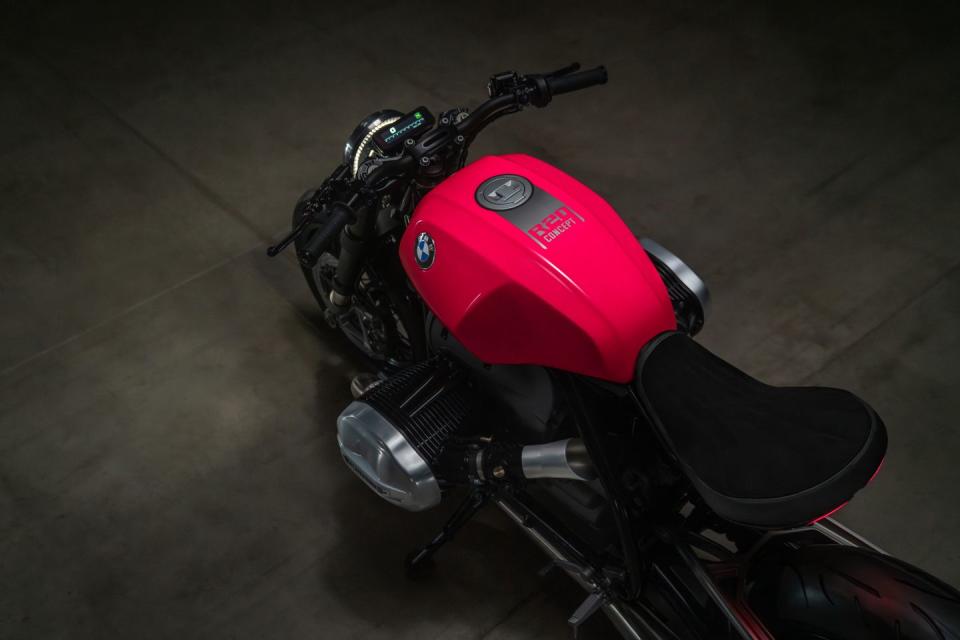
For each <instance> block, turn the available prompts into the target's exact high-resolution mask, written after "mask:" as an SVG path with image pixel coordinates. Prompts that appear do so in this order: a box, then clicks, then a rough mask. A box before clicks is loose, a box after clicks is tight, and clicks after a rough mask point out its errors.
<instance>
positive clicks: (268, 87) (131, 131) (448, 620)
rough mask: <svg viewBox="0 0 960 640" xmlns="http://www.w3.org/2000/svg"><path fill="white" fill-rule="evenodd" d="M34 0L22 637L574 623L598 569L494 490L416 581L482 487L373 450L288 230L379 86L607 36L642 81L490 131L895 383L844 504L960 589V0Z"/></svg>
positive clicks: (541, 64)
mask: <svg viewBox="0 0 960 640" xmlns="http://www.w3.org/2000/svg"><path fill="white" fill-rule="evenodd" d="M26 4H27V3H19V4H17V5H16V6H13V7H8V9H7V13H6V14H5V16H6V18H5V19H3V20H0V22H2V26H0V34H2V40H0V78H2V84H0V195H2V197H0V221H2V232H3V233H2V234H0V296H2V297H0V301H2V314H0V637H2V638H28V637H29V638H34V637H43V638H67V637H71V638H134V637H136V638H165V637H180V638H183V637H202V638H263V637H273V638H287V637H289V638H307V637H310V638H364V639H374V638H443V639H451V640H452V639H454V638H477V639H478V638H487V639H490V640H493V639H497V640H505V639H508V638H514V639H519V638H523V639H529V638H554V637H566V633H567V632H566V629H565V625H564V618H565V616H566V615H567V614H568V613H569V612H570V610H571V608H572V607H573V606H575V605H576V604H577V602H578V597H579V594H578V593H577V592H576V590H575V589H574V588H573V587H572V586H571V585H570V584H569V583H568V582H567V581H566V580H565V579H563V578H559V577H555V576H554V577H551V578H548V579H540V578H538V577H537V576H536V575H535V569H536V568H538V567H539V566H540V564H541V562H542V559H541V556H540V555H539V552H538V551H537V550H536V549H535V548H534V547H532V546H531V545H530V544H529V543H527V542H526V540H525V539H523V537H522V535H521V534H520V532H518V531H515V530H513V529H512V528H510V527H509V526H508V525H507V524H506V523H505V522H504V520H503V519H502V518H501V517H499V516H498V515H497V514H495V513H492V512H491V513H488V514H485V515H484V517H483V518H481V520H480V521H479V522H477V523H475V524H474V525H473V526H472V527H471V528H470V529H468V530H467V531H466V532H465V533H464V534H463V536H462V538H461V539H459V540H458V542H457V543H456V544H454V545H452V546H450V547H449V548H448V549H445V550H444V552H443V555H442V562H441V563H440V565H439V568H438V571H437V574H436V576H435V577H434V579H433V580H432V581H430V582H425V583H409V582H406V581H405V580H404V579H403V577H402V571H401V567H400V560H401V558H402V557H403V555H404V553H405V552H406V551H407V549H409V548H410V547H411V546H413V545H414V544H415V543H417V542H419V541H421V540H422V539H423V538H424V537H425V536H427V535H428V534H429V533H430V532H431V530H432V528H433V527H435V526H436V525H437V523H439V522H440V521H441V520H442V519H443V517H444V515H445V512H446V511H449V507H450V506H451V505H446V506H445V507H444V508H442V509H439V510H437V511H435V512H431V513H428V514H425V515H419V516H417V515H411V514H407V513H404V512H401V511H398V510H395V509H393V508H392V507H390V506H389V505H387V504H385V503H383V502H382V501H380V500H379V499H378V498H377V497H376V496H375V495H373V494H372V493H371V492H369V491H368V490H367V489H366V488H365V487H364V486H363V485H362V484H361V483H360V482H358V481H357V480H356V479H355V478H354V477H353V476H352V475H351V474H350V473H349V472H348V471H347V470H346V469H345V468H344V467H343V466H342V464H341V462H340V461H339V459H338V455H337V453H336V443H335V438H334V425H333V420H334V418H335V416H336V414H337V413H338V411H339V410H340V408H341V407H342V406H343V405H344V404H345V403H346V402H347V400H348V391H347V381H348V379H349V377H350V376H351V375H352V374H353V373H355V372H356V371H357V370H358V369H359V362H357V360H356V359H355V358H354V356H353V355H352V354H351V352H350V350H349V349H348V348H347V346H346V345H345V342H344V340H342V339H340V338H338V336H337V335H335V334H333V333H331V332H330V331H328V330H326V329H325V328H323V327H322V326H320V325H319V324H318V322H317V318H316V313H315V312H314V307H313V304H312V302H311V300H310V299H309V297H308V295H309V294H308V292H307V291H306V287H305V285H304V284H303V283H302V281H301V278H300V274H299V273H298V271H297V269H296V268H295V266H294V263H293V262H292V261H291V260H289V259H280V260H275V261H268V260H267V259H266V258H265V257H264V256H263V247H264V246H265V244H266V243H267V242H268V240H269V239H270V238H271V237H274V236H275V235H276V234H277V233H278V232H280V231H282V230H283V229H284V227H285V226H286V225H287V224H288V221H289V211H290V207H291V205H292V203H293V201H294V200H295V198H296V197H297V196H298V195H299V194H300V193H301V192H302V191H303V190H305V189H306V188H308V187H311V186H314V185H315V184H317V183H318V181H319V180H320V178H321V177H322V176H323V175H325V174H326V173H327V172H328V171H329V170H330V169H331V167H332V166H333V165H334V164H335V163H336V161H337V158H338V154H339V153H340V149H341V145H342V143H343V141H344V139H345V136H346V134H347V133H349V132H350V131H351V130H352V128H353V126H354V125H355V124H356V122H357V121H359V120H360V118H362V117H363V116H364V115H366V114H367V113H369V112H371V111H374V110H376V109H379V108H382V107H395V108H399V109H406V108H409V107H413V106H416V105H418V104H421V103H424V104H427V105H428V106H431V107H435V108H437V109H439V108H443V107H446V106H452V105H460V104H465V105H474V104H476V103H477V102H478V101H479V100H480V99H481V98H482V96H483V91H484V89H483V87H484V84H485V80H486V77H487V75H489V73H491V72H494V71H499V70H501V69H503V68H517V69H520V70H535V71H536V70H545V69H550V68H554V67H557V66H560V65H562V64H565V63H567V62H569V61H571V60H574V59H578V60H580V61H582V62H584V63H585V64H590V65H592V64H596V63H605V64H606V65H607V66H608V68H609V71H610V78H611V81H610V84H609V85H608V86H607V87H605V88H602V89H598V90H595V91H592V92H590V93H585V94H580V95H578V96H573V97H569V98H564V99H559V100H557V101H556V102H555V103H554V104H553V105H551V107H550V108H549V109H548V110H546V111H542V112H530V113H526V114H523V115H521V116H517V117H515V118H512V119H509V120H504V121H502V122H501V123H498V125H497V126H496V127H494V128H493V129H491V130H490V132H489V135H487V136H486V137H485V138H484V141H483V143H482V144H480V145H478V148H477V150H476V151H477V155H479V154H481V153H489V152H516V151H523V152H528V153H531V154H534V155H537V156H539V157H541V158H543V159H545V160H547V161H550V162H552V163H554V164H557V165H559V166H560V167H561V168H563V169H565V170H567V171H568V172H570V173H571V174H573V175H574V176H576V177H578V178H580V179H582V180H583V181H585V182H586V183H587V184H590V185H592V186H594V188H596V189H597V190H598V191H599V192H600V193H602V194H603V195H604V196H605V197H607V198H608V199H609V200H610V201H611V202H612V203H613V204H614V206H615V207H617V209H618V210H619V211H620V212H621V214H622V215H623V216H624V218H625V219H626V220H627V221H628V223H629V224H630V225H631V227H632V228H633V229H634V231H635V232H636V233H637V234H638V235H649V236H651V237H654V238H656V239H657V240H659V241H660V242H661V243H662V244H664V245H666V246H668V247H671V248H672V249H674V250H675V251H676V252H677V253H678V254H680V255H681V256H683V257H685V258H687V259H688V260H689V261H690V262H691V263H692V264H693V265H694V266H695V267H696V268H697V269H698V270H699V271H700V272H701V273H702V275H704V276H705V277H706V279H707V280H708V282H709V283H710V284H711V286H712V290H713V293H714V300H715V312H714V315H713V317H712V318H711V319H710V321H709V322H708V324H707V327H706V329H705V331H704V332H703V334H702V339H703V341H704V342H705V343H706V344H707V345H708V346H709V347H710V348H712V349H714V350H715V351H717V352H718V353H719V354H721V355H722V356H724V357H726V358H728V359H730V360H731V361H733V362H734V363H736V364H738V365H739V366H741V367H743V368H745V369H746V370H747V371H749V372H751V373H753V374H755V375H757V376H760V377H762V378H765V379H767V380H770V381H772V382H775V383H797V382H805V383H817V384H829V385H835V386H842V387H847V388H850V389H852V390H853V391H855V392H856V393H858V394H860V395H862V396H863V397H864V398H866V399H867V400H868V401H869V402H871V403H872V404H873V405H874V406H875V407H876V408H877V409H878V410H879V412H880V414H881V415H882V416H883V417H884V418H885V420H886V423H887V425H888V427H889V430H890V436H891V441H890V453H889V456H888V459H887V464H886V466H885V469H884V471H883V473H882V474H881V475H880V476H879V478H878V479H877V481H876V482H875V483H874V484H873V485H871V487H870V488H869V489H868V490H866V491H864V492H863V493H862V494H861V496H860V497H859V498H858V500H857V501H856V502H855V503H854V504H852V505H851V506H849V507H848V508H847V509H846V510H844V511H843V512H842V515H841V516H840V519H841V520H842V521H843V522H845V523H848V524H849V525H852V526H854V527H856V528H857V529H859V530H862V531H863V532H864V533H866V534H867V535H868V536H869V537H871V538H872V539H873V540H874V541H876V542H877V543H878V544H880V545H881V546H883V547H885V548H887V549H888V550H889V551H891V552H894V553H896V554H898V555H901V556H902V557H904V558H905V559H907V560H909V561H912V562H915V563H917V564H919V565H920V566H922V567H924V568H926V569H928V570H929V571H931V572H933V573H934V574H937V575H939V576H940V577H942V578H944V579H946V580H948V581H951V582H953V583H954V584H960V550H958V549H960V548H958V547H957V546H956V544H955V543H956V542H957V539H958V536H960V513H958V509H957V504H958V502H957V498H956V493H957V487H958V486H960V470H958V466H957V464H956V459H957V456H958V454H960V429H958V427H957V424H958V417H957V416H958V415H960V363H958V362H960V270H958V264H960V219H958V215H960V137H958V135H960V73H958V71H960V64H958V62H960V51H958V49H960V46H958V43H960V38H957V37H956V36H957V29H956V26H955V25H957V24H958V23H957V21H956V20H955V17H954V16H944V15H939V14H936V15H935V14H931V13H930V12H929V10H925V11H924V12H922V13H920V12H918V13H917V15H913V16H910V15H904V14H899V13H897V12H894V11H892V10H887V9H882V8H877V7H876V6H873V7H872V8H870V9H862V10H859V9H854V8H838V7H836V6H835V5H831V6H830V12H829V13H823V12H821V11H820V10H817V9H815V8H807V9H803V10H791V11H793V12H789V11H787V10H783V11H782V12H780V13H769V12H767V11H764V10H760V9H758V8H753V7H751V6H749V5H747V6H744V5H738V4H724V5H723V6H718V5H716V4H714V3H704V5H705V6H702V7H700V6H697V5H695V4H692V3H680V4H677V3H650V4H644V5H642V6H641V5H631V8H629V9H626V8H624V7H613V6H611V7H607V8H603V7H600V6H599V5H598V4H597V3H592V4H591V5H590V7H591V11H590V12H587V13H584V12H583V11H582V5H574V4H570V5H569V6H568V5H566V4H564V3H551V4H550V5H549V9H547V8H546V5H535V4H528V5H523V6H510V5H503V6H499V7H491V5H490V4H489V3H485V4H484V7H485V8H484V10H483V13H484V15H483V16H478V15H476V14H474V13H471V12H470V7H471V6H473V5H464V4H460V5H458V4H457V3H445V4H443V5H442V8H440V9H439V10H438V9H436V8H431V7H429V6H427V5H421V4H413V3H405V4H402V5H401V4H396V5H390V6H387V7H383V8H380V9H377V10H373V9H371V8H369V7H367V6H360V5H351V4H349V3H347V4H346V5H339V4H338V5H337V6H336V7H333V6H327V5H323V4H321V3H304V4H303V5H298V4H294V3H290V4H284V3H272V5H271V8H269V9H264V8H250V7H248V6H245V5H244V6H241V5H238V4H237V3H234V2H231V3H223V4H222V5H218V6H214V5H209V4H207V3H196V2H195V3H192V4H184V5H183V6H181V7H178V8H170V7H160V6H157V7H149V6H145V5H144V3H121V4H118V6H117V7H115V8H98V9H96V10H92V9H80V8H77V7H76V6H75V4H73V3H63V4H62V5H60V6H57V5H55V4H54V5H52V6H50V7H48V8H47V9H46V10H45V11H43V12H37V11H35V10H33V9H28V8H26ZM158 4H159V3H158ZM576 9H581V10H579V11H577V10H576ZM588 631H589V637H595V638H599V637H607V636H608V635H609V634H610V629H609V627H607V626H606V624H605V623H604V622H603V621H601V620H599V619H598V620H597V621H595V622H593V623H592V624H591V625H590V627H589V629H588Z"/></svg>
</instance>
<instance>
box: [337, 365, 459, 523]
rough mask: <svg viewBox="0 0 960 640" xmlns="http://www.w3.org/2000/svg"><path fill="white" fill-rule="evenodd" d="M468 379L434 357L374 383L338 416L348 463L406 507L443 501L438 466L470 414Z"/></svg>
mask: <svg viewBox="0 0 960 640" xmlns="http://www.w3.org/2000/svg"><path fill="white" fill-rule="evenodd" d="M465 382H466V381H465V377H464V374H463V372H462V371H461V370H459V369H458V368H456V367H454V366H453V365H452V364H451V363H449V362H448V361H447V360H444V359H437V358H434V359H431V360H428V361H426V362H422V363H419V364H416V365H413V366H411V367H408V368H406V369H404V370H402V371H400V372H399V373H397V374H396V375H394V376H391V377H390V378H388V379H386V380H384V381H383V382H381V383H379V384H377V385H375V386H374V387H372V388H371V389H370V390H369V391H367V392H366V393H365V394H364V395H362V396H361V397H360V398H359V399H358V400H356V401H355V402H352V403H351V404H350V405H349V406H348V407H347V408H346V409H344V411H343V413H341V414H340V417H339V418H338V419H337V442H338V444H339V445H340V453H341V454H342V455H343V459H344V461H345V462H346V463H347V466H349V467H350V469H351V470H352V471H353V472H354V473H356V474H357V475H358V476H360V478H361V479H362V480H363V481H364V482H366V483H367V485H368V486H370V488H371V489H373V490H374V491H376V492H377V493H378V494H379V495H380V496H381V497H383V498H384V499H385V500H388V501H389V502H392V503H394V504H397V505H399V506H401V507H403V508H404V509H408V510H410V511H422V510H424V509H429V508H430V507H433V506H435V505H436V504H438V503H439V502H440V481H439V480H438V479H437V476H436V474H435V471H434V470H435V468H436V467H437V463H438V461H439V458H440V454H441V453H442V451H443V448H444V446H445V445H446V443H447V441H448V440H449V439H450V438H451V437H452V436H453V435H454V434H456V433H457V431H459V430H460V429H461V427H462V426H463V424H464V422H465V421H466V418H467V415H468V414H469V411H470V397H471V396H470V394H468V393H467V389H466V386H465Z"/></svg>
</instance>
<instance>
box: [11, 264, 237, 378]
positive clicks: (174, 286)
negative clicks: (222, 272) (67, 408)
mask: <svg viewBox="0 0 960 640" xmlns="http://www.w3.org/2000/svg"><path fill="white" fill-rule="evenodd" d="M250 251H251V250H250V249H244V250H243V252H241V253H238V254H236V255H233V256H230V257H228V258H225V259H223V260H221V261H220V262H217V263H216V264H212V265H210V266H209V267H206V268H205V269H202V270H200V271H198V272H196V273H194V274H193V275H191V276H189V277H187V278H185V279H183V280H180V281H179V282H176V283H174V284H172V285H170V286H168V287H165V288H164V289H162V290H160V291H158V292H156V293H154V294H152V295H150V296H147V297H146V298H143V299H141V300H138V301H137V302H135V303H133V304H132V305H130V306H128V307H125V308H124V309H122V310H120V311H118V312H117V313H114V314H112V315H111V316H110V317H108V318H104V319H103V320H100V321H99V322H96V323H94V324H92V325H90V326H89V327H87V328H86V329H84V330H83V331H80V332H78V333H75V334H73V335H72V336H70V337H69V338H65V339H64V340H61V341H60V342H58V343H56V344H54V345H51V346H49V347H46V348H44V349H42V350H40V351H38V352H37V353H34V354H33V355H32V356H29V357H27V358H24V359H23V360H20V361H19V362H16V363H14V364H12V365H10V366H8V367H6V368H4V369H2V370H0V378H3V377H6V376H7V375H9V374H11V373H13V372H14V371H16V370H17V369H19V368H20V367H23V366H24V365H27V364H29V363H30V362H33V361H34V360H37V359H38V358H42V357H43V356H45V355H47V354H49V353H52V352H54V351H57V350H58V349H60V348H62V347H65V346H67V345H69V344H71V343H73V342H76V341H77V340H79V339H80V338H82V337H83V336H85V335H87V334H89V333H92V332H93V331H96V330H97V329H100V328H101V327H104V326H106V325H108V324H110V323H111V322H113V321H115V320H117V319H119V318H122V317H123V316H126V315H128V314H130V313H132V312H134V311H136V310H137V309H139V308H140V307H142V306H144V305H147V304H149V303H151V302H153V301H154V300H156V299H158V298H160V297H162V296H164V295H166V294H168V293H170V292H172V291H175V290H176V289H179V288H180V287H183V286H185V285H188V284H190V283H191V282H193V281H194V280H198V279H199V278H202V277H203V276H205V275H207V274H208V273H211V272H213V271H216V270H217V269H219V268H220V267H223V266H225V265H227V264H230V263H231V262H233V261H234V260H237V259H239V258H242V257H243V256H245V255H247V254H248V253H250Z"/></svg>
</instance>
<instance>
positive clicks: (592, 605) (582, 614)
mask: <svg viewBox="0 0 960 640" xmlns="http://www.w3.org/2000/svg"><path fill="white" fill-rule="evenodd" d="M605 601H606V598H605V597H604V596H603V594H602V593H598V592H596V591H594V592H593V593H591V594H590V595H588V596H587V599H586V600H584V601H583V602H582V603H581V604H580V606H579V607H577V610H576V611H574V612H573V613H572V614H571V615H570V618H569V619H568V620H567V624H569V625H570V626H571V627H573V637H574V640H576V638H577V637H578V636H579V635H580V627H581V625H583V623H584V622H586V621H587V620H588V619H589V618H590V616H592V615H593V614H595V613H596V612H597V611H599V610H600V609H601V607H603V603H604V602H605Z"/></svg>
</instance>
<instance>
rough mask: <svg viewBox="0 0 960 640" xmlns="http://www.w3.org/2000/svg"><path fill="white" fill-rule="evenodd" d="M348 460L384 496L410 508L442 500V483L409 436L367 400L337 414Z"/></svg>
mask: <svg viewBox="0 0 960 640" xmlns="http://www.w3.org/2000/svg"><path fill="white" fill-rule="evenodd" d="M337 444H338V445H339V446H340V453H341V454H342V455H343V460H344V462H346V463H347V466H348V467H350V469H351V471H353V472H354V473H356V474H357V475H358V476H359V477H360V479H361V480H363V481H364V482H366V483H367V485H368V486H369V487H370V488H371V489H373V490H374V491H376V492H377V494H379V495H380V496H381V497H382V498H383V499H384V500H387V501H389V502H392V503H394V504H396V505H398V506H400V507H403V508H404V509H407V510H408V511H423V510H424V509H429V508H430V507H433V506H436V505H437V504H439V503H440V485H439V484H438V483H437V479H436V477H434V475H433V471H431V469H430V466H429V465H428V464H427V462H426V461H425V460H424V459H423V458H422V457H421V456H420V454H419V453H417V451H416V450H415V449H414V448H413V446H412V445H411V444H410V443H409V442H408V441H407V438H406V437H405V436H404V435H403V434H402V433H401V432H400V431H399V430H398V429H397V428H396V427H394V426H393V425H392V424H391V423H390V421H389V420H387V419H386V418H385V417H384V416H383V415H381V414H380V412H379V411H377V410H376V409H374V408H373V407H371V406H370V405H368V404H366V403H365V402H359V401H354V402H351V403H350V404H349V405H348V406H347V408H346V409H344V410H343V412H342V413H341V414H340V417H339V418H337Z"/></svg>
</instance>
